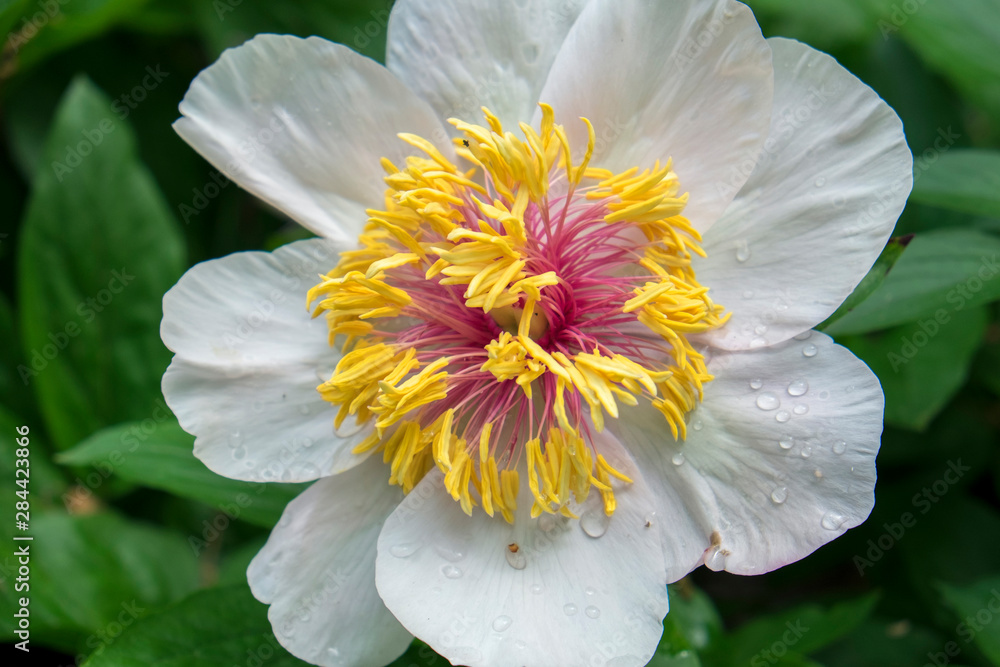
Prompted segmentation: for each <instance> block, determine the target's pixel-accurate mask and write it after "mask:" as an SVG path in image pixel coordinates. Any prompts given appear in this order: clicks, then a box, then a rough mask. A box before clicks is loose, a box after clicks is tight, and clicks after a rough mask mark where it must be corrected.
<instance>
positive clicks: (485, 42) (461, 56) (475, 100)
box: [386, 0, 587, 132]
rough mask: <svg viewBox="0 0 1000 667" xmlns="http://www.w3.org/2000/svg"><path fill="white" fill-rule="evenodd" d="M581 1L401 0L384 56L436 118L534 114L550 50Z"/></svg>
mask: <svg viewBox="0 0 1000 667" xmlns="http://www.w3.org/2000/svg"><path fill="white" fill-rule="evenodd" d="M586 2H587V0H531V1H530V2H517V3H511V2H496V1H495V0H399V1H398V2H396V4H395V6H394V7H393V10H392V14H391V16H390V19H389V44H388V47H387V53H386V63H387V65H388V67H389V69H390V70H392V71H393V72H395V73H396V74H397V75H398V76H399V78H400V79H402V80H404V81H406V83H407V85H409V86H410V87H411V88H412V89H413V90H415V91H416V92H417V93H418V94H419V95H420V96H421V97H423V98H424V99H426V100H428V101H429V102H430V103H431V105H432V106H433V107H434V108H435V109H436V110H437V112H438V114H439V115H440V117H442V118H452V117H456V118H461V119H462V120H465V121H467V122H473V123H482V112H481V111H480V107H482V106H486V107H488V108H489V109H490V110H491V111H492V112H493V113H494V114H496V115H497V117H499V118H500V120H501V122H503V124H504V127H505V128H509V129H510V130H512V131H514V132H517V124H518V123H520V122H528V121H530V120H531V118H532V116H533V115H534V114H535V110H536V105H537V103H538V93H539V92H541V89H542V85H543V84H544V83H545V79H546V77H547V76H548V73H549V68H550V67H551V66H552V61H553V60H554V59H555V56H556V52H557V51H558V50H559V47H560V46H561V45H562V42H563V39H565V37H566V33H567V32H568V31H569V28H570V26H571V25H573V22H574V21H575V20H576V17H577V16H578V15H579V13H580V10H581V9H582V8H583V6H584V5H585V4H586Z"/></svg>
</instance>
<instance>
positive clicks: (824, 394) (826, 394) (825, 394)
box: [819, 389, 830, 401]
mask: <svg viewBox="0 0 1000 667" xmlns="http://www.w3.org/2000/svg"><path fill="white" fill-rule="evenodd" d="M828 398H830V392H828V391H827V390H825V389H824V390H823V391H821V392H819V400H821V401H825V400H826V399H828Z"/></svg>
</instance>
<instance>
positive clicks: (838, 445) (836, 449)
mask: <svg viewBox="0 0 1000 667" xmlns="http://www.w3.org/2000/svg"><path fill="white" fill-rule="evenodd" d="M846 451H847V443H846V442H844V441H843V440H838V441H837V442H835V443H833V453H834V454H836V455H837V456H840V455H841V454H843V453H844V452H846Z"/></svg>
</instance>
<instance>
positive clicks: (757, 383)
mask: <svg viewBox="0 0 1000 667" xmlns="http://www.w3.org/2000/svg"><path fill="white" fill-rule="evenodd" d="M763 386H764V381H763V380H761V379H760V378H754V379H752V380H750V388H751V389H753V390H754V391H757V390H758V389H760V388H761V387H763Z"/></svg>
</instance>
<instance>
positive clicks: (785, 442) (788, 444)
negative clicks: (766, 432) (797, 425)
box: [778, 436, 795, 449]
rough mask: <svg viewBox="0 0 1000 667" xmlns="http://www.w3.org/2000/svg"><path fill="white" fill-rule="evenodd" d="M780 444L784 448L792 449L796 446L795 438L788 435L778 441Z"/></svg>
mask: <svg viewBox="0 0 1000 667" xmlns="http://www.w3.org/2000/svg"><path fill="white" fill-rule="evenodd" d="M778 446H779V447H781V448H782V449H791V448H792V447H794V446H795V438H793V437H792V436H788V437H786V438H782V439H781V440H779V441H778Z"/></svg>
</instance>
